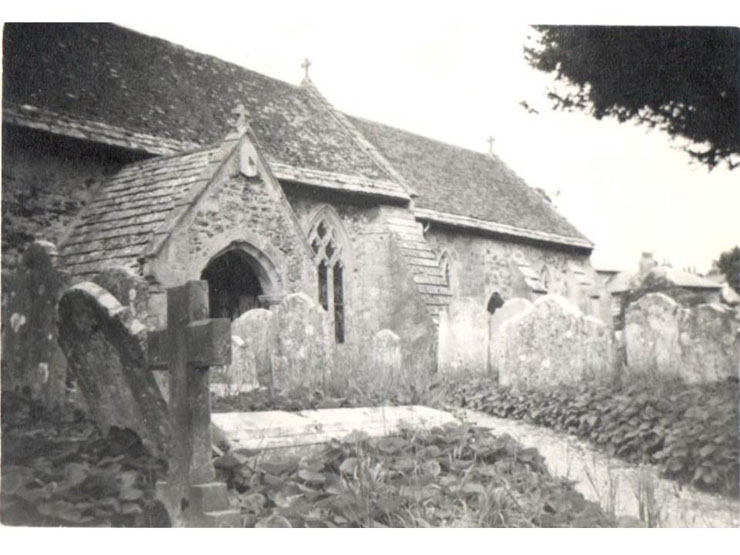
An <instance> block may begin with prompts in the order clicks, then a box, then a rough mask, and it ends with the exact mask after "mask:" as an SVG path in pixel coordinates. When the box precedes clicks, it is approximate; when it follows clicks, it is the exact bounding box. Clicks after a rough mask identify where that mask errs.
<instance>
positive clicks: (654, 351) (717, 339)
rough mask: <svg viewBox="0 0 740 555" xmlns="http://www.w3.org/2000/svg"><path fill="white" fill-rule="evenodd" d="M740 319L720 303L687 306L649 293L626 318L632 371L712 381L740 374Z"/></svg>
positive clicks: (635, 305)
mask: <svg viewBox="0 0 740 555" xmlns="http://www.w3.org/2000/svg"><path fill="white" fill-rule="evenodd" d="M738 330H740V319H738V317H737V315H736V314H735V313H734V311H733V310H732V309H729V308H726V307H723V306H721V305H718V304H702V305H699V306H694V307H686V308H684V307H682V306H681V305H679V304H678V303H677V302H676V301H675V300H673V299H672V298H670V297H669V296H667V295H665V294H663V293H648V294H647V295H645V296H643V297H641V298H640V299H639V300H638V301H636V302H634V303H632V304H630V305H629V306H628V308H627V311H626V314H625V329H624V342H625V351H626V356H627V365H628V370H629V371H630V372H637V373H641V374H648V375H651V376H657V377H660V376H663V377H678V378H681V379H683V380H684V381H687V382H689V383H700V382H711V381H718V380H723V379H726V378H730V377H735V378H737V377H738V374H739V373H740V335H738Z"/></svg>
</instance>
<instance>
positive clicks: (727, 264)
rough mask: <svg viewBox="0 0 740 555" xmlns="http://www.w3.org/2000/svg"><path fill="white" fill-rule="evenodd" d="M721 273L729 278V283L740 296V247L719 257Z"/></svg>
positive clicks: (718, 264) (718, 262) (718, 265)
mask: <svg viewBox="0 0 740 555" xmlns="http://www.w3.org/2000/svg"><path fill="white" fill-rule="evenodd" d="M717 267H718V268H719V271H720V272H722V273H723V274H724V276H725V277H726V278H727V283H728V284H729V285H730V287H732V288H733V289H734V290H735V293H738V294H740V247H735V248H733V249H730V250H728V251H725V252H723V253H722V254H720V255H719V260H718V261H717Z"/></svg>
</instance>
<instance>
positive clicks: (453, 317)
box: [437, 297, 491, 375]
mask: <svg viewBox="0 0 740 555" xmlns="http://www.w3.org/2000/svg"><path fill="white" fill-rule="evenodd" d="M490 316H491V315H490V314H489V313H488V311H487V310H486V309H485V307H483V306H481V305H480V304H479V303H478V302H476V301H475V299H472V298H470V297H463V298H461V299H454V300H452V301H451V302H450V304H449V306H448V307H447V309H446V310H444V311H442V312H441V313H440V315H439V342H438V344H437V348H438V361H439V371H440V372H441V373H443V374H450V375H458V374H485V373H486V372H487V371H488V334H489V331H488V320H489V318H490Z"/></svg>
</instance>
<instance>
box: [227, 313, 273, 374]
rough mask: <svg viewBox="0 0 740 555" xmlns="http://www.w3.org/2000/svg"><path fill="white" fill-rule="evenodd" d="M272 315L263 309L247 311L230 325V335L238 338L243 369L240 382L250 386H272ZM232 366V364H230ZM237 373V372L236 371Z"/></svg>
mask: <svg viewBox="0 0 740 555" xmlns="http://www.w3.org/2000/svg"><path fill="white" fill-rule="evenodd" d="M272 318H273V313H272V312H270V311H269V310H265V309H264V308H256V309H254V310H249V311H247V312H245V313H244V314H242V315H241V316H239V318H237V319H236V320H234V321H233V322H232V324H231V334H232V336H234V337H238V338H239V339H240V340H241V342H242V346H241V347H240V349H241V354H240V355H239V356H241V357H243V360H244V361H245V362H244V365H245V368H244V369H243V370H242V374H241V375H242V376H243V378H241V381H239V383H247V384H250V385H260V386H263V387H271V386H272V354H271V341H270V322H271V321H272ZM250 365H251V366H250ZM232 366H233V364H232ZM237 372H238V370H237Z"/></svg>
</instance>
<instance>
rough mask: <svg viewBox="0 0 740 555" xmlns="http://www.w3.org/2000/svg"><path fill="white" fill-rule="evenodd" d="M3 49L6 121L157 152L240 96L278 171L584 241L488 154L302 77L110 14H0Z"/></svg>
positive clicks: (187, 139) (214, 123)
mask: <svg viewBox="0 0 740 555" xmlns="http://www.w3.org/2000/svg"><path fill="white" fill-rule="evenodd" d="M3 54H4V56H3V70H4V71H3V116H4V120H5V121H7V122H10V123H16V124H21V125H26V126H30V127H34V128H37V129H44V130H47V131H51V132H55V133H61V134H67V135H70V136H73V137H78V138H90V139H91V140H98V141H102V142H107V143H108V144H113V145H116V146H125V147H128V148H136V149H139V150H145V151H147V152H150V153H153V154H168V153H175V152H182V151H187V150H192V149H194V148H196V149H197V148H201V147H202V146H204V145H208V144H214V143H216V142H218V141H219V140H221V138H222V137H224V136H225V135H226V134H227V132H228V131H229V129H230V125H229V120H231V119H233V117H234V116H233V115H232V110H233V108H234V107H235V106H236V105H238V104H240V103H241V104H243V105H245V107H246V108H247V110H248V111H249V121H250V125H251V128H252V129H253V131H254V134H255V136H256V139H257V141H258V144H259V147H260V148H261V150H262V152H263V153H264V154H265V157H266V159H267V162H268V163H269V165H270V167H271V169H272V172H273V174H274V175H275V177H277V178H278V179H280V180H285V181H293V182H299V183H305V184H308V185H312V186H319V187H327V188H330V189H334V190H336V189H339V190H346V191H355V192H364V193H368V194H376V195H380V196H383V197H385V198H388V199H395V200H396V201H401V202H408V199H409V195H410V194H414V193H416V194H418V198H417V199H416V203H415V204H416V206H417V207H418V208H419V209H420V210H419V211H417V216H419V217H421V215H422V214H424V215H425V217H428V218H430V219H434V218H437V219H438V220H439V221H445V222H447V223H448V224H449V225H456V226H463V227H473V228H478V229H487V230H489V231H493V232H495V233H503V234H506V235H514V236H521V237H525V238H530V239H534V240H538V241H545V242H548V243H559V244H565V245H570V246H576V247H580V248H585V249H589V250H590V249H591V248H592V244H591V243H590V242H589V241H588V240H587V239H585V238H584V237H583V236H582V235H581V234H580V233H579V232H578V231H577V230H576V229H575V228H574V227H573V226H572V225H571V224H569V223H568V222H567V221H566V220H565V218H563V217H562V216H560V215H559V214H558V213H557V212H556V211H555V210H554V208H552V206H550V205H549V204H548V203H547V202H545V201H544V200H543V199H542V198H541V197H540V195H539V194H538V193H537V192H536V191H534V190H533V189H531V188H529V187H528V186H527V185H526V184H525V183H524V181H523V180H522V179H520V178H519V177H518V176H516V174H514V173H513V172H512V171H511V170H510V169H508V168H507V167H506V166H505V165H504V164H503V162H501V161H500V160H498V159H497V158H494V157H489V156H487V155H484V154H480V153H477V152H473V151H469V150H466V149H462V148H459V147H455V146H452V145H448V144H444V143H440V142H437V141H433V140H431V139H426V138H423V137H420V136H418V135H414V134H411V133H407V132H405V131H400V130H397V129H393V128H391V127H388V126H385V125H381V124H377V123H372V122H368V121H365V120H360V119H356V118H349V117H347V116H345V115H344V114H341V113H339V112H338V111H336V110H334V109H333V108H332V107H331V105H330V104H329V103H328V102H327V101H326V100H325V99H323V97H321V95H320V94H319V93H318V91H316V89H315V88H314V87H313V86H310V85H309V86H295V85H291V84H289V83H285V82H283V81H280V80H277V79H273V78H270V77H267V76H265V75H261V74H259V73H256V72H253V71H250V70H248V69H245V68H243V67H240V66H238V65H235V64H232V63H228V62H225V61H223V60H219V59H217V58H215V57H213V56H208V55H205V54H200V53H197V52H193V51H190V50H187V49H185V48H184V47H182V46H178V45H175V44H172V43H170V42H167V41H164V40H161V39H158V38H154V37H150V36H146V35H142V34H140V33H136V32H134V31H131V30H128V29H125V28H122V27H118V26H115V25H110V24H71V23H70V24H59V23H57V24H49V23H33V24H8V23H6V24H5V27H4V37H3ZM358 131H359V132H358Z"/></svg>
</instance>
